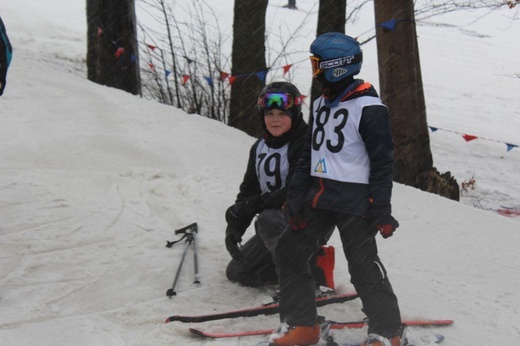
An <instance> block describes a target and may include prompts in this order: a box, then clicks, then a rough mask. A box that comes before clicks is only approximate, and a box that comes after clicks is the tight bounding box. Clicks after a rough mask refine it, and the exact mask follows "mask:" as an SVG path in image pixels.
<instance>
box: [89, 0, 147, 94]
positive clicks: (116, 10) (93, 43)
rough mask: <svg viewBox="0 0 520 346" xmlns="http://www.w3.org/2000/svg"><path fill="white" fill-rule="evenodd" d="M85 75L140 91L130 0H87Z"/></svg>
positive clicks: (104, 83)
mask: <svg viewBox="0 0 520 346" xmlns="http://www.w3.org/2000/svg"><path fill="white" fill-rule="evenodd" d="M87 70H88V72H87V73H88V79H89V80H91V81H93V82H95V83H99V84H102V85H107V86H110V87H114V88H118V89H122V90H125V91H127V92H130V93H132V94H134V95H139V94H140V93H141V84H140V75H139V57H138V47H137V29H136V18H135V7H134V0H87Z"/></svg>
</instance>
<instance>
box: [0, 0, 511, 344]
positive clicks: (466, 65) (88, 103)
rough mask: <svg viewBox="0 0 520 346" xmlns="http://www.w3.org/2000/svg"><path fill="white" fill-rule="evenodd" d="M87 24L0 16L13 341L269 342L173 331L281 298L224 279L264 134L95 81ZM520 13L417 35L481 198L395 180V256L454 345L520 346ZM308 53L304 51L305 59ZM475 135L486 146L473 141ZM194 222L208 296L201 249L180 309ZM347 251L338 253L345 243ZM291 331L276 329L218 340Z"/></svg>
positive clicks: (398, 284) (0, 134)
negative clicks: (4, 49) (184, 237)
mask: <svg viewBox="0 0 520 346" xmlns="http://www.w3.org/2000/svg"><path fill="white" fill-rule="evenodd" d="M186 1H187V0H186ZM180 2H181V1H180V0H178V1H177V2H176V3H180ZM272 2H273V4H270V6H269V14H270V16H271V17H270V19H269V23H292V22H291V21H297V20H300V19H301V18H303V16H305V10H306V9H310V8H312V5H313V3H314V1H311V0H306V1H304V0H298V4H299V5H300V8H301V10H300V11H290V10H287V9H283V8H281V7H280V6H276V5H281V4H284V3H285V1H282V0H279V1H272ZM211 3H213V1H212V2H211ZM214 3H215V5H216V6H215V7H216V8H217V9H218V11H222V12H223V13H227V16H226V15H222V16H221V18H223V19H224V20H225V19H230V18H232V16H230V15H229V14H231V13H232V7H233V4H232V3H233V2H232V1H229V0H228V1H224V0H219V1H216V0H215V1H214ZM84 10H85V3H84V1H80V0H76V1H70V0H46V1H44V2H42V1H37V0H17V1H6V0H2V1H1V2H0V15H1V16H2V18H3V20H4V22H5V24H6V26H7V29H8V33H9V36H10V38H11V41H12V43H13V46H14V49H15V52H14V59H13V64H12V66H11V69H10V71H9V75H8V85H7V88H6V91H5V94H4V96H2V97H1V98H0V123H1V124H2V125H1V126H0V311H1V313H0V340H1V341H0V344H2V345H8V346H15V345H16V346H18V345H33V344H35V343H38V344H39V345H53V346H57V345H213V346H216V345H252V344H254V343H255V342H257V341H261V340H263V338H262V337H252V338H249V339H236V340H219V341H205V340H201V339H198V338H194V337H192V336H191V335H189V333H188V332H187V327H188V326H189V325H185V324H179V323H176V322H174V323H170V324H165V323H164V320H165V318H166V317H168V316H170V315H173V314H197V313H204V312H216V311H224V310H228V309H234V308H240V307H247V306H254V305H257V304H259V303H261V302H262V301H263V300H264V299H265V298H266V296H268V295H269V294H271V293H272V289H273V287H267V288H264V289H251V288H244V287H241V286H238V285H235V284H232V283H230V282H228V281H227V280H226V278H225V274H224V271H225V266H226V264H227V262H228V260H229V255H228V254H227V252H226V249H225V247H224V243H223V233H224V229H225V221H224V217H223V215H224V211H225V209H226V208H227V207H228V206H229V205H230V204H231V203H232V202H233V201H234V198H235V195H236V193H237V189H238V185H239V183H240V181H241V178H242V175H243V172H244V170H245V166H246V160H247V154H248V150H249V147H250V145H251V144H252V143H253V142H254V138H252V137H249V136H247V135H246V134H244V133H242V132H239V131H237V130H236V129H233V128H230V127H227V126H226V125H224V124H222V123H219V122H216V121H212V120H209V119H206V118H203V117H200V116H197V115H193V114H191V115H188V114H186V113H184V112H182V111H179V110H177V109H175V108H173V107H167V106H163V105H159V104H157V103H155V102H153V101H147V100H143V99H140V98H138V97H134V96H132V95H129V94H126V93H124V92H121V91H119V90H114V89H111V88H107V87H103V86H100V85H96V84H93V83H91V82H89V81H87V80H86V77H85V63H84V59H85V51H86V27H85V12H84ZM366 11H367V12H366V13H367V15H366V16H365V17H363V18H360V19H359V21H358V22H356V24H354V25H352V27H350V29H351V30H350V31H351V32H349V33H350V34H351V35H352V36H357V35H360V34H362V33H364V32H366V31H367V30H369V29H370V26H371V25H372V26H373V18H372V16H371V12H370V11H371V8H370V9H367V10H366ZM509 11H517V9H516V8H514V9H512V10H509V9H507V7H503V8H502V9H500V10H498V11H496V12H494V13H492V14H490V15H488V16H486V17H484V18H481V19H480V20H478V21H475V19H476V18H478V17H479V16H480V15H481V14H479V13H464V14H463V13H458V14H456V15H445V16H442V17H437V18H435V19H429V20H428V21H425V22H419V23H418V34H419V45H420V49H421V64H422V70H423V81H424V86H425V94H426V100H427V107H428V122H429V124H430V126H433V127H438V128H439V131H436V132H432V133H430V135H431V144H432V151H433V155H434V162H435V165H436V167H437V168H438V169H439V170H440V171H441V172H444V171H448V170H449V171H451V172H452V173H453V174H454V175H455V176H456V177H457V179H458V181H459V183H461V182H463V181H465V180H469V179H470V178H472V177H474V178H475V180H476V185H475V187H476V189H475V190H469V191H468V193H467V195H466V197H464V198H463V199H462V201H461V203H457V202H454V201H450V200H447V199H444V198H442V197H439V196H436V195H432V194H428V193H424V192H421V191H418V190H416V189H413V188H411V187H407V186H403V185H400V184H396V186H395V190H394V200H393V204H394V210H395V217H396V218H397V219H398V220H399V222H400V223H401V227H400V228H399V230H398V232H397V233H396V234H395V236H394V237H392V238H389V239H388V240H383V239H380V241H379V246H380V253H381V257H382V259H383V261H384V263H385V264H386V266H387V269H388V271H389V275H390V277H391V281H392V284H393V286H394V289H395V291H396V293H397V295H398V297H399V299H400V305H401V311H402V314H403V317H404V318H439V319H453V320H455V323H454V325H453V326H450V327H444V328H433V329H431V331H432V332H436V333H441V334H443V335H445V336H446V340H445V341H444V343H443V344H444V345H447V346H450V345H489V344H516V343H517V342H518V340H519V338H520V328H519V326H518V324H519V322H520V310H519V309H520V293H519V290H518V282H519V281H518V280H519V276H518V268H517V264H518V263H519V261H520V254H519V253H518V250H517V248H518V244H520V230H519V228H520V227H519V225H520V224H519V221H520V219H518V218H507V217H504V216H500V215H498V214H497V213H496V209H499V208H500V206H502V205H504V206H510V207H517V208H518V207H520V184H519V183H518V171H519V170H520V148H513V149H512V150H510V151H509V152H507V150H506V148H507V146H506V144H505V143H510V144H516V145H519V144H520V137H519V135H518V134H519V133H520V101H519V99H518V92H517V90H518V88H519V86H520V78H518V76H517V75H518V72H519V67H518V62H517V61H518V59H517V57H518V47H519V44H520V36H519V35H518V32H519V25H520V23H519V21H518V20H517V21H511V20H510V19H509V17H508V16H507V15H510V14H511V12H509ZM310 23H311V24H312V25H314V23H315V20H311V21H310ZM226 25H227V26H226ZM226 25H224V27H227V28H228V29H227V30H229V31H230V30H231V23H227V24H226ZM287 25H289V24H287ZM271 27H273V28H276V27H277V26H276V25H275V24H272V26H271ZM307 30H308V31H309V32H311V33H312V32H314V28H313V27H311V28H309V29H307ZM347 31H349V30H347ZM361 39H362V37H361ZM299 40H301V41H299V42H297V43H295V48H294V49H295V50H299V49H300V48H301V47H303V48H301V49H302V50H303V49H306V47H308V45H309V44H310V42H311V41H312V34H311V35H308V36H307V37H305V36H303V37H300V38H299ZM300 46H301V47H300ZM363 49H364V52H365V63H364V70H363V72H362V74H361V77H362V78H364V79H366V80H368V81H370V82H372V83H374V84H375V85H376V86H377V84H378V80H377V68H376V62H377V60H376V57H375V42H374V41H371V42H370V43H368V44H366V45H364V47H363ZM307 56H308V54H307V53H306V52H305V51H303V52H302V59H304V58H306V57H307ZM515 74H516V75H515ZM309 75H310V72H309V66H308V63H301V64H297V65H295V70H294V80H293V81H294V82H295V83H296V84H297V85H298V86H299V87H300V88H301V90H302V91H303V93H305V90H308V89H309V85H310V79H309ZM268 78H269V77H268ZM462 134H471V135H475V136H477V137H479V139H477V140H474V141H471V142H465V141H464V139H463V138H462ZM474 206H477V207H474ZM482 207H483V208H486V209H489V210H482V209H481V208H482ZM192 222H197V223H198V226H199V236H198V252H199V267H200V275H201V282H202V284H201V285H200V286H195V285H193V284H192V281H193V274H194V273H193V261H192V258H191V252H190V253H189V254H188V257H187V259H186V262H185V263H184V266H183V270H182V272H181V275H180V278H179V282H178V284H177V287H176V288H177V291H178V295H177V296H176V297H174V298H172V299H168V298H167V297H166V294H165V293H166V290H167V289H168V288H170V287H171V285H172V281H173V279H174V275H175V271H176V269H177V266H178V264H179V260H180V257H181V254H182V251H183V245H182V244H177V245H174V246H173V247H172V248H167V247H165V245H166V241H171V240H175V239H177V238H178V237H177V236H175V235H174V230H175V229H178V228H181V227H183V226H186V225H188V224H191V223H192ZM248 234H252V231H251V230H250V231H249V233H248ZM331 243H332V244H333V245H335V246H336V247H337V248H339V247H340V242H339V238H338V237H337V235H334V236H333V238H332V241H331ZM339 253H340V252H338V256H337V261H336V271H335V276H336V279H335V280H336V283H337V285H338V291H340V292H349V291H352V289H353V288H352V286H351V284H350V283H349V277H348V273H347V271H346V263H345V260H344V259H343V257H342V256H341V255H339ZM360 308H361V306H360V302H359V301H352V302H348V303H344V304H337V305H335V306H329V307H324V308H320V312H321V313H322V314H325V315H326V316H327V317H329V318H332V319H336V320H353V319H360V318H362V317H363V314H362V313H361V311H360ZM277 324H278V318H277V316H276V315H275V316H260V317H253V318H249V319H245V318H241V319H236V320H233V321H229V320H228V321H215V322H206V323H204V324H203V326H204V327H205V328H206V329H209V330H214V331H217V330H226V329H230V328H233V329H238V330H245V329H249V328H271V327H276V326H277ZM364 333H365V330H357V331H342V332H338V333H337V335H338V337H337V339H343V340H354V339H356V340H358V339H360V338H362V335H363V334H364ZM412 333H416V334H418V333H421V331H420V330H418V329H414V330H412Z"/></svg>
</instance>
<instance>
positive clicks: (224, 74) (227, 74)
mask: <svg viewBox="0 0 520 346" xmlns="http://www.w3.org/2000/svg"><path fill="white" fill-rule="evenodd" d="M227 77H229V73H226V72H223V71H220V81H221V82H223V81H225V80H226V79H227Z"/></svg>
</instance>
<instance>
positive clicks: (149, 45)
mask: <svg viewBox="0 0 520 346" xmlns="http://www.w3.org/2000/svg"><path fill="white" fill-rule="evenodd" d="M147 46H148V48H150V49H151V50H153V51H154V50H155V48H157V47H156V46H152V45H151V44H147Z"/></svg>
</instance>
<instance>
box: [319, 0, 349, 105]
mask: <svg viewBox="0 0 520 346" xmlns="http://www.w3.org/2000/svg"><path fill="white" fill-rule="evenodd" d="M346 13H347V0H320V8H319V12H318V28H317V30H316V36H320V35H322V34H324V33H326V32H341V33H345V21H346ZM320 95H321V88H320V86H319V84H318V82H317V81H316V80H314V79H313V80H312V89H311V108H312V105H313V102H314V100H316V99H317V98H318V97H319V96H320ZM310 114H312V109H311V113H310Z"/></svg>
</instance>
